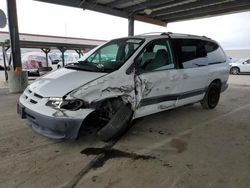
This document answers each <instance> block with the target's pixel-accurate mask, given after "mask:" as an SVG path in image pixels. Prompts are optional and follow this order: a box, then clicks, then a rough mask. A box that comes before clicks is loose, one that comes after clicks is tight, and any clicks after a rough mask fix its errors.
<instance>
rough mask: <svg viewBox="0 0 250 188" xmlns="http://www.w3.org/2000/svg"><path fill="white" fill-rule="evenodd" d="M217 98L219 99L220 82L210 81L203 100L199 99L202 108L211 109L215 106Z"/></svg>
mask: <svg viewBox="0 0 250 188" xmlns="http://www.w3.org/2000/svg"><path fill="white" fill-rule="evenodd" d="M219 100H220V84H219V83H216V82H212V83H211V84H210V85H209V87H208V89H207V92H206V94H205V96H204V98H203V100H202V101H201V106H202V107H203V108H204V109H213V108H215V107H216V106H217V104H218V102H219Z"/></svg>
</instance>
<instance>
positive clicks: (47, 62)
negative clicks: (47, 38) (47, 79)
mask: <svg viewBox="0 0 250 188" xmlns="http://www.w3.org/2000/svg"><path fill="white" fill-rule="evenodd" d="M41 50H42V51H43V52H44V53H45V55H46V65H47V67H49V60H48V53H49V52H50V49H49V48H41Z"/></svg>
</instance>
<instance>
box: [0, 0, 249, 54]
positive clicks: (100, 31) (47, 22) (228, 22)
mask: <svg viewBox="0 0 250 188" xmlns="http://www.w3.org/2000/svg"><path fill="white" fill-rule="evenodd" d="M16 1H17V10H18V11H17V13H18V24H19V32H20V33H31V34H43V35H55V36H66V37H79V38H91V39H101V40H110V39H113V38H118V37H124V36H127V34H128V20H127V19H124V18H119V17H115V16H111V15H107V14H102V13H98V12H93V11H88V10H83V9H80V8H72V7H65V6H60V5H53V4H48V3H42V2H37V1H33V0H16ZM0 9H2V10H3V11H4V12H5V13H7V10H6V0H0ZM0 31H8V26H6V27H5V28H3V29H0ZM147 32H176V33H185V34H196V35H201V36H203V35H204V36H207V37H209V38H212V39H214V40H216V41H218V42H219V43H220V44H221V45H222V47H223V48H224V49H226V50H228V49H250V11H249V12H242V13H236V14H229V15H223V16H216V17H210V18H204V19H196V20H190V21H182V22H175V23H169V24H168V25H167V27H161V26H156V25H152V24H147V23H142V22H138V21H136V22H135V34H142V33H147Z"/></svg>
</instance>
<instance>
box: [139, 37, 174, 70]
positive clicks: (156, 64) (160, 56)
mask: <svg viewBox="0 0 250 188" xmlns="http://www.w3.org/2000/svg"><path fill="white" fill-rule="evenodd" d="M135 62H136V64H137V67H138V69H139V72H151V71H157V70H166V69H173V68H174V67H175V66H174V63H173V58H172V54H171V50H170V46H169V43H168V41H167V40H166V39H160V40H155V41H152V42H151V43H149V44H148V45H147V46H146V48H144V50H143V51H142V53H141V54H140V55H139V56H138V57H137V58H136V60H135Z"/></svg>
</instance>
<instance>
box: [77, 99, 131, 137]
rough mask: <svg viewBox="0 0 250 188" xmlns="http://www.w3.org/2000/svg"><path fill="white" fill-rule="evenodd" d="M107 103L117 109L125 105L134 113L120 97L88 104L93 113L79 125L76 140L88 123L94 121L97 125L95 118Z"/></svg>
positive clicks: (128, 103)
mask: <svg viewBox="0 0 250 188" xmlns="http://www.w3.org/2000/svg"><path fill="white" fill-rule="evenodd" d="M108 103H111V105H115V106H116V107H119V106H120V107H121V106H122V105H126V106H128V107H129V108H130V109H131V110H132V111H133V112H134V110H133V108H132V104H131V103H130V102H128V101H126V102H125V101H124V100H123V99H122V96H117V97H110V98H105V99H103V100H100V101H97V102H95V103H93V104H90V107H91V108H94V109H95V110H94V111H93V112H91V113H89V114H88V115H87V116H86V117H85V118H84V120H83V121H82V124H81V126H80V128H79V130H78V133H77V138H79V136H80V133H81V131H82V130H83V129H84V128H85V126H86V125H88V123H90V122H91V121H92V119H94V120H95V123H98V121H97V118H98V115H99V112H100V111H101V110H105V106H106V105H107V104H108Z"/></svg>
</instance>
